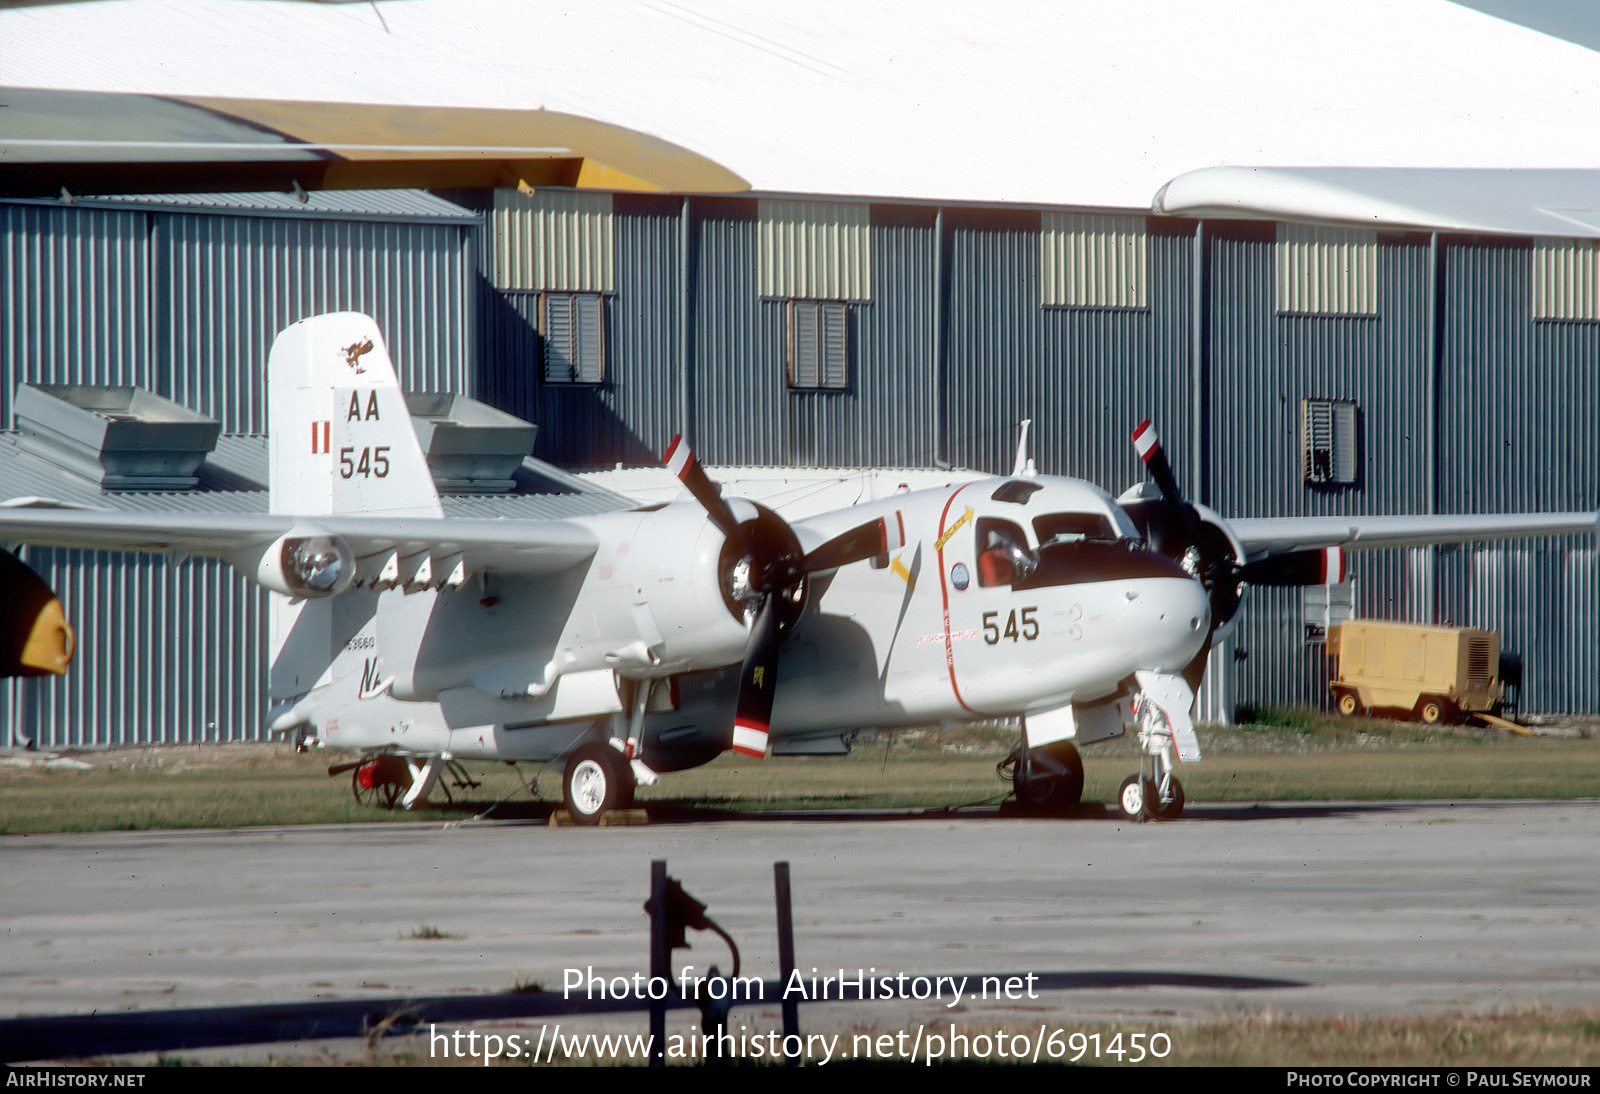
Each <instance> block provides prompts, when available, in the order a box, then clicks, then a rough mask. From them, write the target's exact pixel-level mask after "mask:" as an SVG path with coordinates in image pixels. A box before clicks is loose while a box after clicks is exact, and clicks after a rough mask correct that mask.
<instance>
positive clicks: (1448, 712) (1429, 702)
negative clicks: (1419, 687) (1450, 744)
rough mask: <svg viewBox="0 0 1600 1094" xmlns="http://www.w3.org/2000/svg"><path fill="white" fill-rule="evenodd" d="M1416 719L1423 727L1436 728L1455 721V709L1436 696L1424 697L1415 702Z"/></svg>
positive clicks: (1447, 701)
mask: <svg viewBox="0 0 1600 1094" xmlns="http://www.w3.org/2000/svg"><path fill="white" fill-rule="evenodd" d="M1417 717H1418V718H1419V719H1421V720H1422V723H1423V724H1424V725H1430V726H1436V725H1439V724H1441V723H1443V722H1451V721H1454V720H1455V707H1454V706H1453V705H1452V704H1451V703H1450V702H1449V700H1446V699H1440V698H1439V697H1438V696H1436V695H1424V696H1423V697H1422V698H1421V699H1420V700H1418V702H1417Z"/></svg>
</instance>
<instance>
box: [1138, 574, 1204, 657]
mask: <svg viewBox="0 0 1600 1094" xmlns="http://www.w3.org/2000/svg"><path fill="white" fill-rule="evenodd" d="M1150 561H1151V565H1150V567H1149V572H1148V573H1145V574H1141V575H1140V576H1137V577H1130V578H1129V579H1127V580H1126V581H1124V582H1123V585H1122V600H1123V610H1124V612H1125V613H1126V614H1127V615H1128V617H1129V623H1130V624H1132V626H1131V628H1130V629H1131V631H1132V638H1133V642H1132V648H1131V649H1130V653H1131V654H1133V657H1132V660H1133V661H1134V662H1136V664H1135V665H1134V668H1140V669H1151V670H1154V671H1158V672H1176V671H1178V670H1180V669H1182V668H1184V667H1185V666H1186V665H1188V664H1189V662H1191V661H1193V660H1194V657H1195V655H1196V654H1197V653H1199V652H1200V650H1201V648H1202V647H1204V645H1205V642H1206V638H1207V637H1208V636H1209V635H1210V633H1211V602H1210V598H1209V597H1207V595H1206V590H1205V586H1204V585H1202V584H1200V582H1199V581H1197V580H1196V579H1195V578H1193V577H1191V576H1189V574H1187V573H1185V572H1184V571H1183V570H1181V569H1179V568H1178V567H1176V566H1174V565H1172V564H1171V563H1170V562H1168V560H1166V559H1164V558H1161V557H1160V556H1158V555H1157V556H1152V557H1151V560H1150Z"/></svg>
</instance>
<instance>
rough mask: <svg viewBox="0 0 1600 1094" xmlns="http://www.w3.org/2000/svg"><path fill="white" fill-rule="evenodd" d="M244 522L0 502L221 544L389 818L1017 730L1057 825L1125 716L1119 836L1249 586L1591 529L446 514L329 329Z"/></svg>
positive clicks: (674, 511)
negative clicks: (730, 755) (513, 791)
mask: <svg viewBox="0 0 1600 1094" xmlns="http://www.w3.org/2000/svg"><path fill="white" fill-rule="evenodd" d="M268 371H269V376H268V384H269V389H268V390H269V398H270V406H269V413H270V419H269V425H270V456H271V483H270V513H269V514H267V515H239V514H229V513H215V514H194V513H159V514H156V513H151V514H135V513H127V512H115V513H113V512H109V511H97V510H91V511H81V510H79V511H72V510H64V509H50V508H4V509H0V540H4V541H22V542H29V543H40V544H54V545H60V546H70V547H86V548H116V549H123V550H130V549H131V550H144V551H156V552H175V553H187V554H205V555H216V556H221V557H224V558H226V559H228V560H229V561H230V562H231V563H232V564H233V565H234V566H235V567H237V568H238V569H240V570H241V571H242V572H243V573H245V574H246V575H248V576H250V577H251V578H252V579H253V580H255V581H257V582H258V583H260V584H262V585H264V586H266V587H267V588H268V589H270V590H271V591H272V592H273V593H275V594H277V595H276V596H274V597H273V598H272V600H273V608H272V612H271V627H270V629H271V648H272V651H273V653H272V667H271V674H270V691H271V696H272V700H273V703H274V705H273V707H272V709H271V711H270V713H269V714H268V718H269V724H270V728H271V729H272V730H273V731H274V732H279V733H295V734H298V735H300V737H301V738H302V739H304V740H314V741H317V742H320V743H321V744H323V745H326V746H329V747H335V748H348V749H355V750H360V752H361V754H362V755H361V759H360V760H359V761H358V762H357V765H356V767H355V776H354V777H355V779H356V780H357V784H358V785H362V784H363V781H364V784H365V785H368V786H372V787H373V788H374V789H377V790H379V791H387V793H388V795H389V797H390V802H391V803H393V801H394V800H396V799H398V800H399V801H401V802H402V803H403V804H405V805H407V806H410V805H413V804H415V803H417V802H420V801H422V800H423V799H425V798H426V797H427V795H428V794H429V792H430V791H431V789H432V788H433V787H434V785H435V784H436V782H437V781H438V779H439V777H440V774H441V772H442V771H443V770H444V769H445V768H446V767H447V766H448V765H449V764H451V763H452V762H453V761H455V760H460V759H473V760H503V761H512V762H515V761H524V760H526V761H537V762H552V763H554V764H556V765H557V766H558V767H559V768H560V769H561V771H562V778H563V788H564V796H565V799H566V805H567V808H568V810H569V811H570V812H571V814H572V816H573V817H574V818H575V819H577V820H578V821H580V822H586V823H593V822H595V821H596V820H598V819H599V818H600V817H601V815H602V814H604V813H605V812H607V811H608V810H612V809H616V808H618V807H621V806H623V805H625V804H627V803H628V802H629V801H630V800H631V798H632V794H633V790H634V787H635V785H636V783H637V782H645V783H649V782H653V781H654V780H655V779H656V776H657V773H658V772H665V771H673V770H679V769H683V768H688V767H693V766H696V765H699V764H703V763H706V762H707V761H709V760H711V759H712V758H713V757H715V756H717V755H719V754H720V753H722V752H724V751H726V750H728V749H730V748H731V749H733V750H735V751H737V752H740V753H745V754H748V755H752V756H762V755H764V754H766V753H767V752H768V751H769V748H772V747H773V746H777V748H778V750H780V751H808V750H809V751H827V750H828V746H829V744H830V743H831V744H832V745H833V746H835V747H837V746H838V745H839V744H840V742H841V741H842V740H848V738H849V736H850V735H851V734H853V733H855V732H857V731H858V730H860V729H863V728H868V727H871V728H879V729H892V728H896V727H909V726H921V725H928V724H931V723H948V722H955V721H973V720H982V719H994V718H1019V719H1021V724H1022V743H1021V744H1020V745H1019V747H1018V749H1017V750H1016V751H1015V752H1014V753H1013V756H1012V763H1013V765H1014V775H1013V779H1014V786H1015V790H1016V793H1017V797H1018V799H1019V800H1020V801H1021V802H1022V803H1023V804H1024V805H1025V806H1029V807H1034V808H1039V809H1047V808H1048V809H1070V808H1071V807H1073V806H1075V805H1076V804H1077V802H1078V800H1079V797H1080V795H1081V793H1082V788H1083V766H1082V761H1081V759H1080V757H1079V754H1078V750H1077V746H1078V745H1079V744H1080V743H1092V742H1094V741H1098V740H1103V739H1106V738H1108V737H1112V736H1115V735H1117V734H1120V733H1122V732H1123V731H1124V728H1125V726H1127V725H1128V724H1129V723H1133V724H1136V726H1137V732H1138V735H1139V740H1140V743H1141V745H1142V757H1143V760H1142V763H1141V771H1140V772H1139V773H1138V774H1135V775H1131V776H1129V778H1128V780H1127V782H1126V783H1124V784H1123V787H1122V792H1121V794H1120V796H1119V801H1118V805H1119V807H1120V808H1121V809H1122V811H1123V812H1124V813H1126V814H1128V815H1129V816H1131V817H1140V818H1143V817H1146V816H1155V817H1173V816H1176V815H1177V814H1178V813H1179V811H1180V810H1181V809H1182V807H1183V790H1182V787H1181V785H1180V783H1179V782H1178V780H1177V779H1176V778H1175V777H1174V775H1173V771H1174V767H1175V765H1176V764H1177V763H1178V762H1192V761H1194V760H1198V759H1199V757H1200V750H1199V746H1198V743H1197V741H1196V738H1195V734H1194V729H1193V725H1192V723H1191V721H1190V717H1191V706H1192V703H1193V694H1194V689H1195V688H1196V687H1197V686H1198V682H1199V679H1200V677H1201V675H1202V673H1203V672H1204V668H1205V661H1206V656H1207V653H1208V651H1209V649H1210V647H1211V645H1212V644H1213V643H1214V642H1215V641H1217V640H1218V638H1219V637H1220V636H1221V635H1222V634H1224V633H1225V632H1226V630H1227V628H1229V627H1230V626H1231V625H1232V624H1233V622H1234V620H1235V619H1236V618H1237V613H1238V610H1239V607H1240V596H1241V592H1242V589H1243V587H1244V586H1245V585H1248V584H1273V585H1285V584H1288V585H1295V584H1306V583H1319V582H1322V581H1324V580H1338V579H1339V577H1340V575H1341V574H1342V567H1343V556H1342V553H1341V550H1340V549H1341V548H1342V547H1344V546H1349V545H1358V546H1362V547H1377V546H1390V545H1395V544H1402V543H1429V542H1444V541H1453V540H1468V539H1490V538H1503V537H1507V536H1520V535H1553V534H1561V533H1571V532H1582V531H1588V530H1592V529H1593V527H1594V523H1595V517H1594V515H1593V514H1588V513H1579V514H1558V515H1551V516H1500V517H1484V516H1470V517H1416V518H1409V517H1375V518H1364V517H1351V518H1336V519H1334V518H1328V519H1321V518H1319V519H1283V520H1271V519H1266V520H1240V521H1232V522H1229V521H1224V520H1223V519H1222V518H1221V517H1220V516H1218V515H1217V514H1216V513H1214V512H1212V511H1211V510H1209V509H1207V508H1205V507H1204V506H1199V505H1192V504H1189V503H1186V502H1185V501H1184V500H1183V498H1182V497H1181V496H1180V494H1179V491H1178V487H1177V483H1176V480H1175V478H1174V476H1173V474H1172V472H1171V470H1170V469H1169V467H1168V465H1167V462H1166V459H1165V457H1164V456H1163V455H1162V452H1161V448H1160V446H1159V444H1158V443H1157V441H1156V438H1155V431H1154V430H1153V429H1151V428H1149V426H1148V423H1146V424H1145V425H1144V426H1141V427H1140V429H1139V431H1138V432H1137V433H1136V434H1135V436H1134V441H1135V444H1136V445H1137V446H1138V448H1139V451H1140V453H1141V455H1142V456H1143V457H1144V459H1145V462H1146V464H1147V466H1148V467H1149V469H1150V471H1151V473H1152V475H1153V476H1154V478H1155V480H1156V487H1155V488H1154V489H1152V488H1149V487H1147V486H1145V487H1139V488H1136V489H1134V490H1132V491H1130V492H1128V493H1127V494H1124V495H1123V496H1122V497H1121V498H1119V499H1115V500H1114V499H1113V498H1112V497H1111V496H1110V495H1109V494H1107V493H1106V492H1105V491H1103V490H1101V489H1100V488H1098V487H1096V486H1093V485H1091V484H1089V483H1087V482H1083V481H1081V480H1077V479H1071V478H1058V477H1052V476H1042V475H1037V476H1036V475H1031V474H1029V473H1027V472H1025V471H1024V470H1023V469H1022V468H1019V469H1018V473H1017V474H1013V475H1011V476H1007V477H1002V478H994V479H984V480H980V481H976V482H968V483H965V484H959V485H953V486H948V487H944V488H941V489H936V490H923V491H917V492H905V493H900V494H896V495H893V496H891V497H889V498H887V499H883V500H878V501H873V502H868V503H864V504H861V505H856V506H853V507H851V508H848V509H844V510H840V511H837V512H833V513H828V514H825V515H822V516H817V517H813V518H810V519H807V520H803V521H798V522H796V523H794V524H792V525H791V524H789V523H787V522H786V521H785V520H783V519H782V518H781V517H779V516H778V515H777V514H776V513H775V512H773V511H772V510H771V509H768V508H766V507H764V506H762V505H759V504H756V503H753V502H750V501H747V500H741V499H725V498H723V497H722V496H721V493H720V491H719V490H718V488H717V487H716V486H715V485H714V484H713V483H712V482H711V480H710V479H709V478H708V477H707V475H706V473H705V472H704V471H703V470H702V469H701V467H700V465H699V463H698V462H697V461H696V459H695V457H694V455H693V454H692V453H691V452H690V451H689V448H688V446H687V445H685V444H683V443H681V442H674V444H673V446H672V448H671V449H669V451H668V452H667V454H666V459H667V463H668V466H669V467H670V468H671V469H672V470H673V472H675V473H676V474H677V476H678V477H679V478H680V479H681V480H682V482H683V484H684V486H685V487H686V488H687V495H688V496H687V497H684V498H680V499H679V500H676V501H674V502H672V503H670V504H664V505H652V506H646V507H643V508H636V509H630V510H626V511H618V512H610V513H602V514H598V515H591V516H583V517H574V518H571V519H566V520H541V521H529V520H481V519H477V520H464V519H446V518H445V517H444V516H443V513H442V509H441V507H440V503H439V497H438V494H437V492H436V490H435V488H434V483H433V479H432V476H431V475H430V473H429V469H428V466H427V463H426V461H425V458H424V456H423V453H422V450H421V448H420V446H419V444H418V441H417V437H416V435H415V433H414V431H413V428H412V423H411V418H410V416H409V414H408V412H407V408H406V402H405V398H404V395H403V393H402V392H401V390H400V387H399V385H398V383H397V382H396V379H395V374H394V368H393V365H392V364H391V362H390V359H389V356H388V353H387V351H386V349H385V346H384V341H383V337H382V334H381V333H380V332H379V330H378V329H377V326H376V324H375V323H374V322H373V321H372V320H371V319H369V318H367V317H366V316H362V315H356V314H333V315H323V316H318V317H315V318H311V319H307V320H304V321H302V322H300V323H297V324H295V325H294V326H292V327H290V328H289V329H287V330H285V331H284V332H283V333H282V334H281V335H280V336H279V337H278V339H277V341H276V343H275V344H274V346H273V348H272V353H271V357H270V361H269V366H268Z"/></svg>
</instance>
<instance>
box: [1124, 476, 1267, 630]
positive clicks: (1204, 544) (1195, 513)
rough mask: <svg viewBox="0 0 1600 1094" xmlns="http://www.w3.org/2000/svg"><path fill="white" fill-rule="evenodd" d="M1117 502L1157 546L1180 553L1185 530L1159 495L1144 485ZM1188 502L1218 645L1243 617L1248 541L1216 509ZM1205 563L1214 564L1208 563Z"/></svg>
mask: <svg viewBox="0 0 1600 1094" xmlns="http://www.w3.org/2000/svg"><path fill="white" fill-rule="evenodd" d="M1117 504H1118V505H1120V506H1121V507H1122V510H1123V512H1125V513H1127V514H1128V519H1129V520H1131V521H1133V523H1134V526H1135V527H1137V528H1138V529H1139V532H1140V534H1141V535H1143V536H1144V538H1145V542H1146V543H1148V544H1149V545H1150V546H1151V547H1152V548H1153V549H1154V550H1156V551H1159V552H1161V553H1162V554H1164V555H1167V556H1168V557H1171V558H1177V557H1179V552H1178V551H1177V550H1176V546H1177V544H1178V543H1181V542H1182V539H1181V538H1180V535H1181V534H1180V533H1179V531H1178V529H1175V528H1174V527H1173V524H1174V521H1173V519H1172V514H1171V511H1170V510H1169V509H1168V508H1167V503H1166V502H1165V501H1164V500H1162V499H1161V497H1160V496H1159V495H1158V496H1156V497H1147V496H1145V495H1144V494H1143V492H1142V490H1141V488H1140V487H1134V488H1133V489H1132V490H1129V491H1128V492H1127V493H1126V494H1123V495H1122V497H1120V498H1118V499H1117ZM1185 504H1186V505H1188V507H1189V513H1190V515H1191V516H1192V517H1193V518H1194V522H1195V526H1196V527H1197V528H1198V529H1199V532H1200V542H1199V543H1198V544H1196V545H1195V546H1196V547H1197V548H1198V549H1199V552H1200V557H1201V559H1202V560H1203V564H1202V566H1201V567H1200V571H1201V572H1199V573H1197V574H1196V575H1195V576H1196V577H1198V578H1200V579H1201V580H1202V581H1203V582H1204V583H1205V586H1206V592H1207V593H1208V594H1209V596H1210V599H1211V621H1212V623H1211V626H1212V630H1211V644H1212V645H1216V644H1217V643H1218V642H1221V641H1222V640H1223V639H1225V638H1227V637H1228V635H1230V634H1232V633H1233V628H1234V626H1235V625H1237V623H1238V621H1239V605H1240V603H1241V598H1242V596H1243V586H1242V585H1241V583H1240V581H1239V580H1238V574H1239V570H1240V569H1241V568H1242V567H1243V566H1244V561H1245V559H1244V545H1243V544H1241V543H1240V542H1239V539H1238V537H1237V536H1235V535H1234V534H1233V529H1231V528H1229V527H1228V522H1227V521H1225V520H1223V519H1222V515H1221V514H1220V513H1218V512H1217V511H1216V510H1215V509H1212V508H1211V507H1210V506H1206V505H1200V504H1197V503H1195V502H1186V503H1185ZM1204 563H1210V564H1211V565H1210V566H1209V567H1207V566H1206V565H1204ZM1208 569H1209V571H1210V572H1209V573H1207V570H1208Z"/></svg>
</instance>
